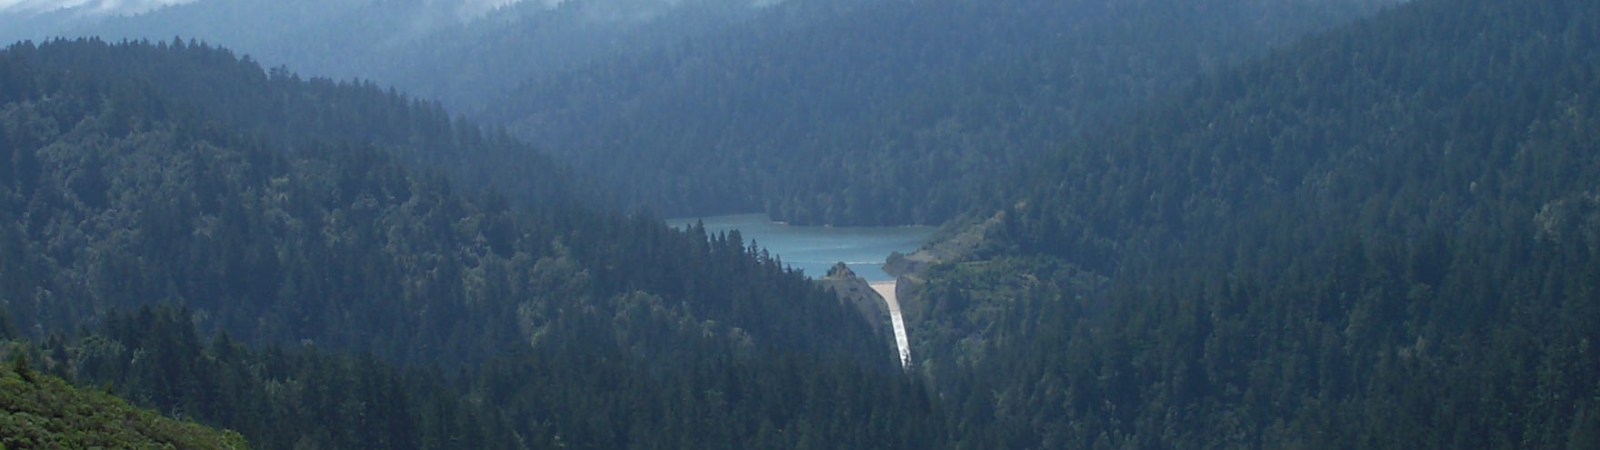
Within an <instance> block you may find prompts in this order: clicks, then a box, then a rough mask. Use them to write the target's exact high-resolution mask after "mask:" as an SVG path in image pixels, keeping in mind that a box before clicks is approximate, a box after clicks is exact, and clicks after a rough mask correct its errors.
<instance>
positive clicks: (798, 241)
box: [667, 214, 936, 281]
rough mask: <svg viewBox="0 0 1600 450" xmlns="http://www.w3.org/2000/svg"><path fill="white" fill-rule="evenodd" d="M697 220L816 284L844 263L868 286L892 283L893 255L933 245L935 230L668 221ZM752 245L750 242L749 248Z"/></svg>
mask: <svg viewBox="0 0 1600 450" xmlns="http://www.w3.org/2000/svg"><path fill="white" fill-rule="evenodd" d="M695 220H700V221H702V222H704V223H705V226H706V234H707V235H716V234H717V233H720V232H725V231H728V230H735V229H736V230H739V234H740V235H742V236H744V239H745V240H746V241H755V243H756V244H757V245H760V246H761V247H762V248H765V249H767V251H768V252H771V253H772V255H773V256H774V257H781V258H782V259H783V263H784V264H785V265H788V266H791V267H794V268H796V269H800V270H802V271H804V272H805V274H806V276H808V277H812V278H816V277H820V276H823V275H827V274H828V268H829V267H833V264H834V263H837V262H840V261H843V262H844V263H845V264H847V265H849V266H850V270H853V271H855V272H856V274H857V275H860V276H861V277H862V278H865V279H867V281H890V280H893V279H894V278H891V277H889V274H887V273H884V272H883V262H884V261H885V260H887V259H888V258H889V253H891V252H900V253H905V254H910V253H911V252H914V251H916V250H917V249H918V248H921V247H922V244H924V243H927V242H928V239H929V238H930V237H932V236H933V232H934V231H935V230H936V228H934V227H920V226H918V227H912V226H907V227H803V226H792V225H788V224H783V223H777V222H773V221H772V220H771V219H769V218H768V217H767V215H766V214H737V215H729V216H715V217H703V218H685V219H668V220H667V226H670V227H673V228H678V229H683V228H684V227H687V226H688V225H690V224H693V223H694V221H695ZM746 244H749V242H746Z"/></svg>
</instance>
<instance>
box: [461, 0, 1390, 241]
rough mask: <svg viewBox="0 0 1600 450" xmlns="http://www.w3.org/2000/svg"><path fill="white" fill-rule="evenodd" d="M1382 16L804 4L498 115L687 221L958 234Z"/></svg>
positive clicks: (1122, 5) (1243, 8)
mask: <svg viewBox="0 0 1600 450" xmlns="http://www.w3.org/2000/svg"><path fill="white" fill-rule="evenodd" d="M1379 3H1383V2H1381V1H1379V2H1367V1H1362V2H1345V1H1340V2H1325V1H1312V2H1239V1H1232V0H1226V1H1220V0H1203V1H1193V0H1184V1H1165V0H1161V1H1139V2H1127V1H1108V0H1068V1H1062V0H1003V1H993V0H984V1H974V0H931V1H882V2H858V1H838V0H791V1H788V2H785V3H784V4H782V5H780V6H778V7H774V8H772V9H771V10H770V11H768V12H767V13H766V14H763V15H762V16H760V17H758V18H756V19H752V20H750V21H749V22H747V23H744V24H741V25H739V26H736V27H731V28H730V29H728V30H725V31H721V32H718V33H713V34H710V35H707V36H702V37H699V38H696V39H691V40H689V41H687V42H684V43H681V44H675V45H667V46H664V48H662V49H660V50H659V51H653V52H648V53H642V52H641V53H639V54H636V55H632V56H628V57H624V58H619V59H617V60H613V61H607V62H605V63H602V64H596V65H594V66H593V67H591V68H586V69H581V70H575V71H573V72H571V73H567V74H563V75H561V76H559V77H550V78H549V79H548V80H543V81H540V82H535V83H530V84H528V85H527V86H525V87H523V88H522V89H520V90H518V91H516V92H514V93H512V94H511V95H508V96H505V97H504V98H503V99H502V101H500V102H499V103H498V104H496V105H493V106H491V107H490V108H489V110H488V112H487V114H486V116H487V117H490V118H493V119H494V120H497V121H501V122H504V123H507V124H508V126H509V127H510V128H511V129H512V130H513V131H514V132H515V133H517V134H518V135H519V136H523V137H526V138H528V139H529V140H530V141H532V142H535V143H540V144H542V145H546V146H548V147H549V148H550V149H551V151H553V152H556V153H557V154H559V155H562V156H566V157H567V158H568V159H569V160H571V161H573V162H574V164H575V165H576V166H577V167H579V168H580V169H582V170H585V171H587V172H589V173H593V174H595V176H596V177H598V178H599V179H600V180H602V181H604V183H605V184H606V185H607V186H613V187H614V188H616V189H618V190H620V191H622V195H623V196H624V197H625V200H627V201H630V202H634V203H642V204H646V205H650V206H653V207H656V208H659V209H660V210H661V211H662V212H663V213H664V214H667V215H668V216H696V215H710V214H713V213H727V212H751V211H765V212H767V213H768V214H770V215H771V216H772V217H773V218H774V219H775V220H782V221H787V222H791V223H796V224H834V225H845V224H864V225H900V224H907V223H920V224H938V223H942V222H944V221H947V220H949V219H951V218H953V217H955V216H956V215H957V214H958V213H960V212H962V211H964V210H966V209H968V208H970V207H972V206H974V205H977V204H980V203H982V202H985V201H988V200H990V199H991V198H992V197H993V196H994V192H993V191H994V190H995V188H996V186H998V185H1003V184H1005V182H1004V181H1003V180H1002V178H1003V177H1004V176H1006V175H1009V174H1011V173H1013V172H1014V171H1015V170H1016V169H1018V168H1019V167H1022V166H1024V165H1026V164H1028V163H1029V162H1030V161H1033V160H1035V159H1036V158H1037V157H1038V156H1039V155H1040V152H1041V151H1043V150H1044V149H1047V148H1050V147H1051V146H1054V145H1058V144H1059V143H1061V142H1063V141H1066V140H1067V139H1070V138H1071V137H1072V136H1075V135H1076V133H1078V132H1080V131H1083V130H1087V129H1092V128H1094V127H1097V126H1099V125H1101V124H1106V123H1112V122H1114V121H1115V119H1117V118H1119V117H1121V116H1123V115H1124V114H1125V113H1127V112H1128V111H1130V110H1132V109H1133V108H1134V107H1135V106H1137V105H1140V104H1143V103H1144V102H1145V101H1146V100H1148V99H1150V98H1152V97H1153V96H1156V95H1158V94H1160V93H1163V92H1167V91H1169V90H1171V89H1173V88H1175V87H1178V86H1181V85H1182V84H1183V83H1185V82H1187V81H1188V80H1190V79H1191V78H1192V77H1194V76H1195V74H1198V73H1203V72H1206V71H1209V70H1213V69H1215V68H1218V67H1222V66H1225V65H1228V64H1230V63H1233V62H1236V61H1240V60H1242V59H1244V58H1247V57H1250V56H1253V55H1257V54H1259V53H1262V52H1264V51H1265V50H1266V49H1267V48H1269V47H1270V46H1271V45H1273V44H1276V43H1283V42H1286V41H1288V40H1290V39H1293V38H1294V37H1296V36H1298V35H1300V34H1302V33H1305V32H1307V31H1310V30H1314V29H1318V28H1322V27H1326V26H1330V25H1332V24H1335V23H1338V22H1341V21H1344V20H1348V19H1350V18H1352V17H1354V16H1355V15H1356V14H1358V13H1360V12H1364V11H1367V10H1369V9H1370V8H1371V7H1372V6H1374V5H1375V4H1379Z"/></svg>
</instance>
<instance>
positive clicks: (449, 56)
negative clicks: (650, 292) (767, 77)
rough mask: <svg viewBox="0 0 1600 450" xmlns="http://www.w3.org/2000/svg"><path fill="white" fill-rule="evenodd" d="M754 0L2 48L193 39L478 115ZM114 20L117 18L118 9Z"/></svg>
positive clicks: (340, 9) (166, 19) (150, 22)
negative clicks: (536, 85)
mask: <svg viewBox="0 0 1600 450" xmlns="http://www.w3.org/2000/svg"><path fill="white" fill-rule="evenodd" d="M769 3H770V2H750V1H745V0H687V1H682V0H565V1H558V2H553V1H543V0H539V1H518V0H427V1H424V0H201V1H192V2H183V3H178V4H172V5H168V6H164V7H161V8H156V9H152V10H149V11H142V12H140V13H138V14H132V15H126V14H113V13H107V12H105V10H102V9H99V8H93V7H91V6H92V5H89V6H79V7H74V8H69V9H65V10H61V11H55V12H43V13H41V12H37V11H29V10H21V11H12V12H10V13H3V12H0V25H3V26H0V40H3V41H4V43H10V42H13V41H18V40H22V39H33V40H36V41H37V40H41V39H46V38H53V37H69V38H75V37H99V38H101V39H104V40H108V41H118V40H122V39H134V40H140V39H146V40H152V41H165V40H170V39H172V38H173V36H182V37H184V38H194V39H199V40H201V41H205V42H208V43H210V44H211V45H219V46H223V47H226V48H229V49H232V50H234V51H237V52H240V53H241V54H248V55H250V56H251V57H253V58H255V59H256V60H258V61H262V62H263V64H265V65H268V66H271V67H277V66H279V65H287V66H289V67H292V68H294V69H295V71H296V72H298V73H301V74H311V75H315V76H321V77H330V78H334V79H340V80H345V79H352V78H356V79H369V80H377V81H378V82H379V83H381V84H383V85H385V86H396V87H397V88H400V89H402V90H404V91H406V92H408V93H410V94H412V95H414V96H417V97H419V98H424V99H431V100H438V101H443V102H445V103H447V104H448V105H449V106H450V107H451V108H452V109H453V110H456V111H474V110H477V109H480V108H482V107H483V106H484V105H485V104H486V103H488V102H489V101H491V100H493V99H495V98H498V97H499V96H501V95H502V94H503V93H504V92H506V91H508V90H510V89H511V88H513V87H515V86H517V85H518V84H520V83H523V82H526V81H527V80H530V79H540V78H544V77H547V76H550V75H554V74H557V73H561V72H564V71H566V70H570V69H573V68H576V67H581V66H583V65H586V64H589V63H591V62H594V61H599V60H603V59H605V58H608V57H611V56H615V55H620V54H627V53H631V52H636V51H640V50H643V49H647V48H651V47H653V46H654V45H655V44H657V43H662V42H675V41H677V40H679V39H682V38H684V37H687V36H694V35H698V34H702V33H706V32H710V31H713V30H716V29H718V28H721V27H723V26H726V25H727V24H729V23H733V22H737V21H739V20H742V19H744V18H747V17H749V16H751V15H753V14H756V13H757V12H758V11H760V10H761V9H763V8H764V7H765V6H767V5H768V4H769ZM112 12H115V11H114V10H112Z"/></svg>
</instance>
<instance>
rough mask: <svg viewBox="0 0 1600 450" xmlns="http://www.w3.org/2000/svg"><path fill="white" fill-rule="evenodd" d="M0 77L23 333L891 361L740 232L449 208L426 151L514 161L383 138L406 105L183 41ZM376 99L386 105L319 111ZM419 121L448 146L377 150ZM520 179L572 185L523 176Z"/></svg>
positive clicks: (465, 205) (25, 56) (441, 353)
mask: <svg viewBox="0 0 1600 450" xmlns="http://www.w3.org/2000/svg"><path fill="white" fill-rule="evenodd" d="M169 62H176V63H178V64H165V63H169ZM0 64H3V66H0V77H3V78H4V79H5V82H4V83H3V84H0V85H3V86H5V90H4V91H3V92H0V104H3V105H4V107H3V109H0V142H4V143H5V145H3V146H0V148H5V149H7V150H8V151H9V153H10V154H9V156H8V157H6V158H3V161H4V164H3V165H0V174H4V175H5V177H4V183H0V199H3V200H4V202H3V203H0V232H3V239H4V240H3V241H0V242H5V248H6V249H7V251H6V252H5V254H4V255H3V256H0V267H3V268H4V270H3V271H0V292H3V298H5V299H8V300H9V301H8V302H7V303H6V308H7V310H8V311H10V313H11V317H12V319H13V321H14V322H15V323H16V324H17V326H18V328H19V329H21V330H24V332H26V333H27V334H29V335H30V336H34V337H40V338H42V337H44V336H48V335H49V334H51V333H60V332H64V331H66V330H71V329H74V328H76V327H78V326H80V325H81V324H84V323H89V322H92V321H94V320H96V319H97V318H101V317H103V315H104V314H105V312H106V311H107V309H109V308H113V307H118V308H124V309H128V308H134V307H137V306H138V305H148V304H156V303H168V304H175V305H182V306H185V307H188V308H190V309H192V310H194V311H195V313H196V314H197V317H199V321H198V322H199V323H198V326H199V327H200V328H201V329H202V330H205V331H206V332H207V333H208V334H209V333H212V332H215V331H217V330H228V331H229V332H231V333H233V335H234V336H235V337H237V338H239V339H241V340H243V341H245V342H250V343H299V342H309V343H316V344H317V345H320V346H324V347H326V348H331V349H338V350H344V351H371V352H373V353H376V354H378V355H381V356H383V357H385V358H389V359H393V360H402V361H432V362H439V363H444V364H454V363H461V362H467V361H475V360H482V359H483V358H486V357H487V356H489V355H493V354H497V353H498V352H500V351H501V350H503V349H506V348H509V346H510V345H512V344H515V343H532V344H535V345H557V344H556V343H559V342H563V341H566V340H572V339H581V340H582V341H584V342H592V343H595V344H596V345H604V343H612V344H614V345H617V346H620V347H622V348H628V349H630V350H629V352H630V353H631V354H634V355H636V356H639V357H641V358H647V359H649V360H661V361H669V360H681V361H692V360H695V359H697V358H700V357H701V356H702V353H703V352H702V351H706V352H710V351H711V349H717V348H722V349H729V348H732V347H740V348H752V349H768V350H785V351H796V352H805V353H813V352H815V353H818V354H823V355H831V356H830V357H837V358H842V359H848V360H855V361H872V360H875V359H880V358H877V357H878V356H879V355H892V353H891V352H890V351H889V350H888V348H889V347H888V344H887V340H886V338H880V337H875V335H874V334H873V333H872V332H871V331H870V328H869V327H868V325H867V324H866V323H865V322H864V321H862V320H860V319H859V318H857V317H856V316H855V315H853V314H852V313H851V312H850V311H849V310H848V309H846V307H845V306H843V305H840V304H839V302H838V301H837V300H836V299H834V298H832V297H831V296H830V295H828V294H827V293H826V292H823V291H821V290H819V289H816V288H814V287H812V286H811V285H810V284H809V282H808V281H807V280H806V279H805V278H803V277H802V276H800V275H799V274H794V273H789V272H787V271H786V270H785V269H783V268H782V267H779V265H778V264H777V263H776V262H775V261H773V260H771V259H770V258H763V257H760V256H759V255H758V252H756V251H755V250H754V249H750V248H747V247H745V245H744V243H743V242H742V241H741V240H740V238H738V237H737V236H733V237H727V238H725V237H722V236H715V237H714V238H715V239H708V237H707V236H705V234H704V232H703V231H699V230H692V231H691V232H687V233H685V232H677V231H672V230H670V229H668V228H667V227H665V226H664V225H662V224H661V223H659V221H656V220H653V219H650V218H646V217H623V216H617V215H611V214H609V213H601V212H596V211H593V210H589V209H586V208H585V207H582V206H578V205H573V204H571V202H564V201H556V200H547V201H539V200H537V199H539V198H542V197H546V196H545V195H543V194H542V193H541V192H527V193H524V194H523V195H522V196H521V197H522V198H525V199H527V201H513V200H509V199H508V198H507V197H508V196H505V195H499V194H496V193H494V192H487V193H480V192H478V191H476V190H466V189H462V190H460V191H459V192H458V190H457V189H456V188H454V187H453V186H454V184H453V182H452V181H451V180H450V177H449V176H448V175H451V174H452V172H453V171H452V170H450V169H449V168H448V167H446V168H444V170H439V171H438V172H435V170H437V169H435V168H433V167H429V166H427V165H425V164H422V163H424V162H426V161H427V160H428V156H431V155H438V154H444V155H450V156H461V157H466V156H473V157H476V156H477V155H463V154H465V153H470V151H474V150H481V151H482V152H484V153H491V154H493V153H497V152H498V153H514V152H519V151H526V147H523V146H520V145H519V144H515V143H512V142H510V141H509V140H505V139H501V138H497V137H495V136H494V135H492V134H488V133H483V132H480V131H478V129H477V127H475V126H473V125H471V124H470V123H464V122H455V121H448V120H446V119H442V118H441V119H439V120H428V119H429V118H431V117H442V114H440V115H437V116H434V115H426V114H424V115H421V116H420V120H418V121H413V122H399V123H398V124H393V123H392V122H389V121H386V120H383V119H387V118H413V119H418V118H419V115H417V114H413V113H416V112H419V111H420V112H423V113H427V112H429V111H437V110H436V109H429V108H416V107H413V106H412V105H411V104H410V103H407V102H405V101H403V97H396V96H392V95H389V94H382V95H379V94H378V91H376V90H375V89H373V88H370V87H362V86H344V85H337V84H333V83H330V82H326V81H318V80H311V81H301V80H298V79H297V78H296V77H294V76H293V75H288V74H283V73H281V72H278V73H268V72H265V71H262V70H260V69H259V68H258V67H255V68H253V67H254V66H252V65H250V63H249V62H248V61H242V60H240V59H237V58H235V57H234V56H232V55H231V54H230V53H228V52H226V51H222V50H217V49H213V48H206V47H196V46H188V45H182V46H180V45H159V44H148V43H126V44H116V45H110V44H105V43H101V42H97V41H56V42H50V43H47V44H44V45H41V46H38V47H34V46H31V45H20V46H16V47H13V48H11V49H9V50H7V51H6V52H4V53H3V54H0ZM252 68H253V69H252ZM158 80H164V81H158ZM163 83H170V84H172V85H174V86H180V87H179V88H176V89H182V90H183V91H182V92H178V93H169V92H173V91H172V89H174V88H170V87H166V86H165V85H164V84H163ZM183 92H195V93H196V94H193V95H189V94H184V93H183ZM200 93H205V94H200ZM310 94H318V95H316V96H312V95H310ZM373 96H376V98H377V99H378V100H386V101H377V102H361V101H339V100H337V99H341V98H348V97H354V98H357V99H363V98H371V97H373ZM306 97H310V98H307V99H305V100H304V101H301V100H298V99H302V98H306ZM252 98H264V99H269V100H270V99H279V101H278V102H270V101H268V102H265V103H258V102H253V101H249V100H250V99H252ZM320 99H330V100H320ZM230 101H238V102H239V103H229V102H230ZM351 105H354V106H362V107H363V108H353V109H352V108H347V107H348V106H351ZM301 107H305V108H309V109H301ZM372 122H376V125H369V123H372ZM418 123H420V124H421V125H424V126H426V125H429V124H432V125H438V126H441V127H443V128H439V129H437V130H436V131H433V132H432V133H436V134H430V133H423V132H418V133H416V134H411V135H407V134H403V133H401V134H396V133H391V132H388V131H387V130H391V129H399V130H413V129H423V130H427V128H425V127H415V126H408V125H410V124H418ZM385 127H392V128H385ZM408 136H409V137H408ZM435 137H436V138H437V139H438V140H439V142H443V143H442V144H432V143H431V142H433V141H430V140H429V139H431V138H435ZM419 141H420V143H419ZM427 152H438V153H431V154H430V153H427ZM417 154H420V155H422V157H416V158H414V159H412V160H411V161H407V159H408V158H407V157H408V156H411V155H417ZM469 159H470V158H469ZM407 163H410V164H407ZM476 163H477V164H484V163H492V161H477V162H476ZM439 172H442V173H443V174H442V175H441V174H440V173H439ZM521 178H523V179H526V180H530V181H531V182H533V183H534V185H535V186H551V187H550V188H548V189H551V190H555V191H557V192H570V191H571V189H572V188H571V186H570V185H566V186H563V185H562V183H560V180H561V176H560V174H559V173H548V172H544V171H540V170H538V169H537V168H535V169H529V170H527V171H525V172H522V173H521ZM541 189H542V188H541ZM596 321H599V322H596ZM606 322H615V323H614V324H613V325H602V324H604V323H606ZM696 342H699V343H703V344H704V345H706V347H698V346H697V345H698V344H695V343H696ZM881 360H882V361H883V364H884V365H885V366H887V364H889V363H890V362H891V361H892V360H891V359H890V358H887V357H883V358H881Z"/></svg>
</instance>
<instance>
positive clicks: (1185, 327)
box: [911, 0, 1600, 449]
mask: <svg viewBox="0 0 1600 450" xmlns="http://www.w3.org/2000/svg"><path fill="white" fill-rule="evenodd" d="M1596 30H1600V4H1596V3H1594V2H1589V1H1580V0H1539V1H1522V2H1504V1H1493V0H1427V1H1417V2H1413V3H1412V4H1408V5H1406V6H1403V7H1399V8H1396V9H1394V10H1392V11H1388V12H1386V13H1384V14H1381V15H1379V16H1377V17H1374V18H1371V19H1368V20H1363V21H1360V22H1359V23H1357V24H1355V25H1353V26H1351V27H1348V28H1345V29H1342V30H1339V31H1336V32H1332V33H1328V34H1324V35H1320V36H1317V37H1314V38H1311V39H1309V40H1307V41H1305V42H1302V43H1300V44H1298V45H1295V46H1293V47H1290V48H1287V49H1284V50H1282V51H1278V52H1275V53H1274V54H1273V55H1272V56H1270V57H1267V58H1264V59H1262V60H1260V61H1256V62H1252V63H1249V64H1245V65H1244V66H1242V67H1240V68H1238V69H1237V70H1229V71H1224V72H1222V73H1219V74H1217V75H1215V76H1209V77H1206V78H1204V79H1203V80H1202V81H1200V82H1198V83H1197V85H1195V86H1193V87H1192V88H1189V89H1185V90H1183V91H1182V92H1180V93H1177V94H1174V95H1171V96H1168V97H1167V98H1165V99H1164V100H1163V101H1161V102H1159V103H1158V105H1157V106H1155V107H1152V108H1150V109H1149V110H1147V111H1143V112H1141V113H1139V114H1136V115H1135V116H1133V117H1132V118H1131V119H1130V120H1129V121H1127V122H1126V123H1123V124H1119V125H1117V126H1115V127H1110V128H1108V129H1106V130H1104V131H1102V132H1096V133H1091V134H1090V135H1088V136H1086V137H1084V138H1083V139H1082V140H1080V141H1077V142H1075V143H1072V144H1071V145H1067V146H1065V147H1064V148H1062V149H1060V150H1058V151H1056V152H1055V153H1053V154H1052V156H1051V158H1050V159H1049V160H1048V161H1047V162H1045V163H1041V164H1040V165H1039V167H1038V168H1037V170H1035V171H1033V172H1032V173H1031V176H1030V177H1029V179H1028V181H1027V182H1025V183H1023V184H1022V185H1021V186H1019V187H1018V188H1017V189H1016V190H1015V191H1014V192H1013V197H1011V198H1010V199H1009V200H1008V201H1007V202H1005V203H1004V204H1000V205H996V206H998V208H997V209H996V211H997V215H998V218H997V220H995V221H994V222H992V223H991V224H990V225H989V226H988V228H987V231H986V238H987V239H986V240H985V241H984V243H983V244H981V245H979V246H978V247H977V248H976V249H974V250H973V251H971V252H969V253H968V254H967V255H966V257H965V259H963V260H959V261H957V262H952V263H947V264H944V265H940V266H935V267H934V268H933V269H931V270H929V271H928V272H927V273H925V274H923V277H924V278H925V279H926V280H927V281H926V283H925V284H924V285H923V286H922V291H923V293H924V295H923V299H924V300H925V302H926V303H925V304H923V305H921V307H920V310H919V311H921V312H920V314H919V315H918V317H916V318H914V319H913V325H912V326H911V328H912V330H913V333H912V334H913V340H914V341H916V343H917V344H916V350H915V351H916V353H917V354H919V355H922V356H923V361H922V367H921V369H922V371H923V373H924V374H925V375H926V376H928V377H929V378H930V379H932V380H935V383H934V384H936V385H937V386H939V388H940V389H941V390H942V392H948V393H950V394H951V395H952V396H953V399H952V400H951V401H950V403H949V405H951V407H952V408H958V409H956V410H954V411H952V413H951V414H952V416H953V417H956V418H958V420H962V421H964V422H963V423H962V424H961V425H960V428H961V431H960V432H958V433H962V434H964V435H966V436H968V437H969V438H971V439H975V440H980V441H984V442H989V443H991V444H992V446H994V447H1007V448H1090V447H1094V448H1102V447H1105V448H1173V447H1206V448H1223V447H1227V448H1235V447H1238V448H1397V449H1398V448H1407V449H1416V448H1570V449H1578V448H1595V446H1596V445H1600V441H1597V439H1600V434H1597V433H1600V364H1597V361H1600V359H1597V358H1595V356H1594V355H1593V352H1594V349H1593V348H1592V346H1593V342H1596V341H1597V340H1600V303H1597V302H1596V299H1600V292H1597V288H1600V284H1597V280H1600V234H1597V230H1600V213H1597V211H1600V185H1597V178H1596V177H1595V174H1597V173H1600V157H1597V155H1596V149H1597V148H1600V135H1597V134H1596V133H1595V131H1594V130H1597V129H1600V82H1597V80H1600V34H1597V33H1596ZM966 433H971V434H966Z"/></svg>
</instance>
